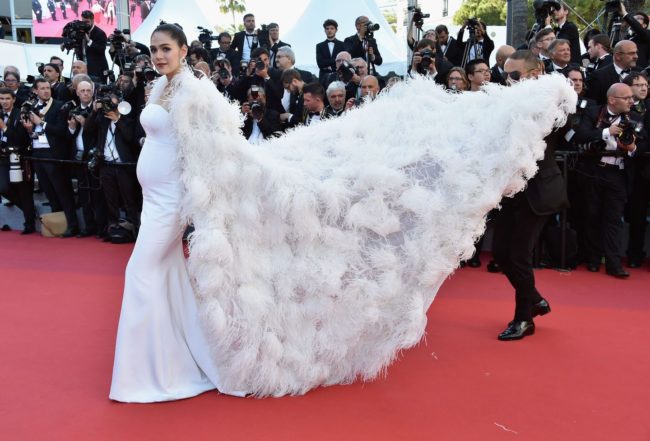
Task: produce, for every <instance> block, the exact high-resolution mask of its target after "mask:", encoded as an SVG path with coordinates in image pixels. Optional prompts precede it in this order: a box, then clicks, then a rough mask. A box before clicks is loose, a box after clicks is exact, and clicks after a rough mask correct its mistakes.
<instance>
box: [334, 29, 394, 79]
mask: <svg viewBox="0 0 650 441" xmlns="http://www.w3.org/2000/svg"><path fill="white" fill-rule="evenodd" d="M369 44H370V47H371V48H373V51H374V52H375V61H373V62H372V63H373V64H374V65H375V66H381V63H383V62H384V60H383V59H382V58H381V54H380V53H379V48H378V47H377V41H376V40H375V39H372V40H369ZM343 47H344V48H345V50H346V51H347V52H349V53H350V55H351V56H352V58H363V59H364V60H366V62H368V64H369V65H370V62H369V61H368V58H367V57H366V50H365V49H364V47H363V40H360V39H359V36H358V35H357V34H354V35H351V36H349V37H348V38H346V39H345V40H344V41H343ZM368 73H369V74H371V75H372V74H373V73H372V72H371V69H370V66H368Z"/></svg>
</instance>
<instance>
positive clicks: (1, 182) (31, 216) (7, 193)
mask: <svg viewBox="0 0 650 441" xmlns="http://www.w3.org/2000/svg"><path fill="white" fill-rule="evenodd" d="M25 175H27V173H25ZM0 195H2V196H4V197H5V198H7V199H9V201H10V202H12V203H14V204H15V205H16V206H17V207H18V208H20V209H21V210H22V212H23V216H24V218H25V222H24V226H25V227H34V223H35V219H36V210H35V209H34V181H33V180H32V178H31V176H23V182H17V183H12V182H10V181H9V164H8V163H6V162H0Z"/></svg>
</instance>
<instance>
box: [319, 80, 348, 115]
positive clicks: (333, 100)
mask: <svg viewBox="0 0 650 441" xmlns="http://www.w3.org/2000/svg"><path fill="white" fill-rule="evenodd" d="M326 94H327V101H328V102H329V105H328V106H327V107H325V113H324V117H325V118H333V117H337V116H341V115H342V114H343V112H344V111H345V94H346V91H345V83H343V82H341V81H334V82H332V83H331V84H330V85H329V86H328V87H327V92H326Z"/></svg>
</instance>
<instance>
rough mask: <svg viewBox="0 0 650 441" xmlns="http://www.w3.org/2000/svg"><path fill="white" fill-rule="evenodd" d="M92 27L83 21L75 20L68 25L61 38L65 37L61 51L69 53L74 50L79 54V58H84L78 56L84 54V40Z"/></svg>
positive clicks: (64, 28)
mask: <svg viewBox="0 0 650 441" xmlns="http://www.w3.org/2000/svg"><path fill="white" fill-rule="evenodd" d="M91 27H92V26H90V25H88V24H86V23H84V22H83V21H81V20H73V21H71V22H69V23H67V24H66V25H65V26H64V27H63V31H62V32H61V37H63V44H62V45H61V50H66V51H67V52H68V53H70V51H71V50H74V51H75V52H76V53H77V58H82V57H79V56H78V55H79V54H80V53H81V54H83V45H84V39H85V38H86V34H88V32H90V29H91Z"/></svg>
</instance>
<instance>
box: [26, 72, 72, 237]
mask: <svg viewBox="0 0 650 441" xmlns="http://www.w3.org/2000/svg"><path fill="white" fill-rule="evenodd" d="M33 89H34V92H35V93H36V96H37V101H36V102H35V103H30V105H29V106H28V105H27V103H25V104H23V109H24V111H23V109H21V119H22V123H23V126H24V127H25V129H27V132H28V133H29V134H30V137H31V138H32V148H33V151H32V157H34V158H36V159H38V158H43V159H68V158H69V156H70V153H69V148H68V143H67V131H66V121H65V118H66V115H65V114H64V112H62V111H61V107H62V105H63V103H61V102H60V101H56V100H54V99H53V98H52V89H51V87H50V83H49V82H48V81H47V80H45V79H44V78H37V79H36V80H35V81H34V85H33ZM31 104H33V105H31ZM33 164H34V171H35V172H36V174H37V175H38V183H39V187H40V188H42V189H43V191H44V192H45V195H46V196H47V199H48V201H49V202H50V206H51V208H52V211H53V212H57V211H63V212H64V213H65V218H66V221H67V224H68V226H67V229H66V231H65V232H64V233H63V237H72V236H76V235H77V234H79V222H78V220H77V212H76V208H75V202H74V194H73V191H72V182H71V180H70V176H69V174H68V171H67V170H66V169H65V168H64V167H62V166H61V165H59V164H52V163H49V162H40V161H34V162H33Z"/></svg>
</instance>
